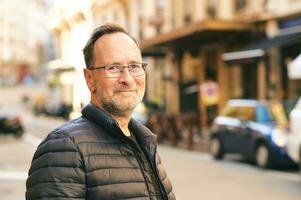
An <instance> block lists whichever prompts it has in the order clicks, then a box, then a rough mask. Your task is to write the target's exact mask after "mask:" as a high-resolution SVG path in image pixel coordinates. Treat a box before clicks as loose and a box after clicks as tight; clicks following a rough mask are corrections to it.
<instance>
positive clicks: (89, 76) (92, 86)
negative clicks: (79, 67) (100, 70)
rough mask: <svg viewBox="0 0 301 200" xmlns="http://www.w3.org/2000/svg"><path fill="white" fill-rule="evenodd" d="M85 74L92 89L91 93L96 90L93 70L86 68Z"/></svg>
mask: <svg viewBox="0 0 301 200" xmlns="http://www.w3.org/2000/svg"><path fill="white" fill-rule="evenodd" d="M84 75H85V79H86V83H87V86H88V88H89V90H90V92H91V93H94V92H95V84H94V79H93V75H92V71H91V70H88V69H84Z"/></svg>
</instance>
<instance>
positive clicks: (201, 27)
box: [140, 20, 253, 51]
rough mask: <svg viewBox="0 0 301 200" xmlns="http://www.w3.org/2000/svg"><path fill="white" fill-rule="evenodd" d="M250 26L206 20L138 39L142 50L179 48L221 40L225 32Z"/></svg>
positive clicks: (236, 31) (229, 32) (230, 32)
mask: <svg viewBox="0 0 301 200" xmlns="http://www.w3.org/2000/svg"><path fill="white" fill-rule="evenodd" d="M252 28H253V26H252V25H250V24H247V23H241V22H228V21H218V20H206V21H202V22H199V23H195V24H191V25H187V26H184V27H182V28H178V29H175V30H172V31H170V32H167V33H162V34H159V35H157V36H155V37H152V38H149V39H144V40H142V41H140V46H141V48H142V50H143V51H145V50H148V49H150V48H154V47H164V46H175V47H179V48H180V47H181V46H187V45H195V44H200V43H202V42H208V41H210V40H212V41H216V40H217V39H218V38H220V39H221V40H222V39H225V35H226V34H227V33H228V34H230V35H232V36H233V33H240V32H246V33H247V32H248V33H249V32H250V30H252Z"/></svg>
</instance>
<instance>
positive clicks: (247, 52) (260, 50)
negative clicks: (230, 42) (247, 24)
mask: <svg viewBox="0 0 301 200" xmlns="http://www.w3.org/2000/svg"><path fill="white" fill-rule="evenodd" d="M299 41H300V42H301V28H300V27H294V28H292V29H288V30H286V31H283V32H281V34H279V35H277V36H276V37H274V38H270V39H264V40H262V41H260V42H258V43H255V44H251V45H249V46H247V47H245V48H243V49H241V50H240V51H236V52H229V53H224V54H223V56H222V58H223V60H224V61H226V62H235V61H238V62H239V61H241V60H244V59H249V60H250V59H255V58H259V57H263V56H264V55H265V53H266V52H265V50H267V49H270V48H272V47H278V46H286V45H290V44H293V43H295V42H299Z"/></svg>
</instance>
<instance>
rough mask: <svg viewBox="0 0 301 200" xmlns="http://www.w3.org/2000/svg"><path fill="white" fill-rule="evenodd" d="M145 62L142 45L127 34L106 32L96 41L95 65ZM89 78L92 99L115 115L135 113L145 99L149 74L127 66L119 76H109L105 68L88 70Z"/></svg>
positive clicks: (86, 71) (87, 75)
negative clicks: (130, 70)
mask: <svg viewBox="0 0 301 200" xmlns="http://www.w3.org/2000/svg"><path fill="white" fill-rule="evenodd" d="M141 62H142V58H141V52H140V50H139V48H138V47H137V45H136V43H135V42H134V41H133V40H132V39H131V38H130V37H129V36H127V35H126V34H124V33H119V32H118V33H112V34H106V35H103V36H102V37H100V38H99V39H98V40H97V41H96V42H95V46H94V67H98V66H108V65H112V64H118V65H127V64H130V63H141ZM85 77H86V80H87V83H88V87H89V89H90V91H91V95H92V102H93V103H94V104H96V105H97V106H99V107H101V108H102V109H104V110H106V111H107V112H109V113H111V114H113V115H117V116H124V115H127V114H131V113H132V112H133V110H134V109H135V107H136V106H137V105H138V104H139V103H140V102H141V100H142V98H143V95H144V91H145V75H142V76H137V77H133V76H132V75H131V74H130V72H129V71H128V69H127V68H125V69H124V70H123V72H122V73H121V75H120V77H117V78H108V77H106V74H105V71H104V70H94V71H90V70H85Z"/></svg>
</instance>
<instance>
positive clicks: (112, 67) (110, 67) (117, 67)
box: [106, 65, 120, 72]
mask: <svg viewBox="0 0 301 200" xmlns="http://www.w3.org/2000/svg"><path fill="white" fill-rule="evenodd" d="M119 69H120V67H119V66H118V65H111V66H108V67H107V69H106V70H108V71H111V72H116V71H119Z"/></svg>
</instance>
